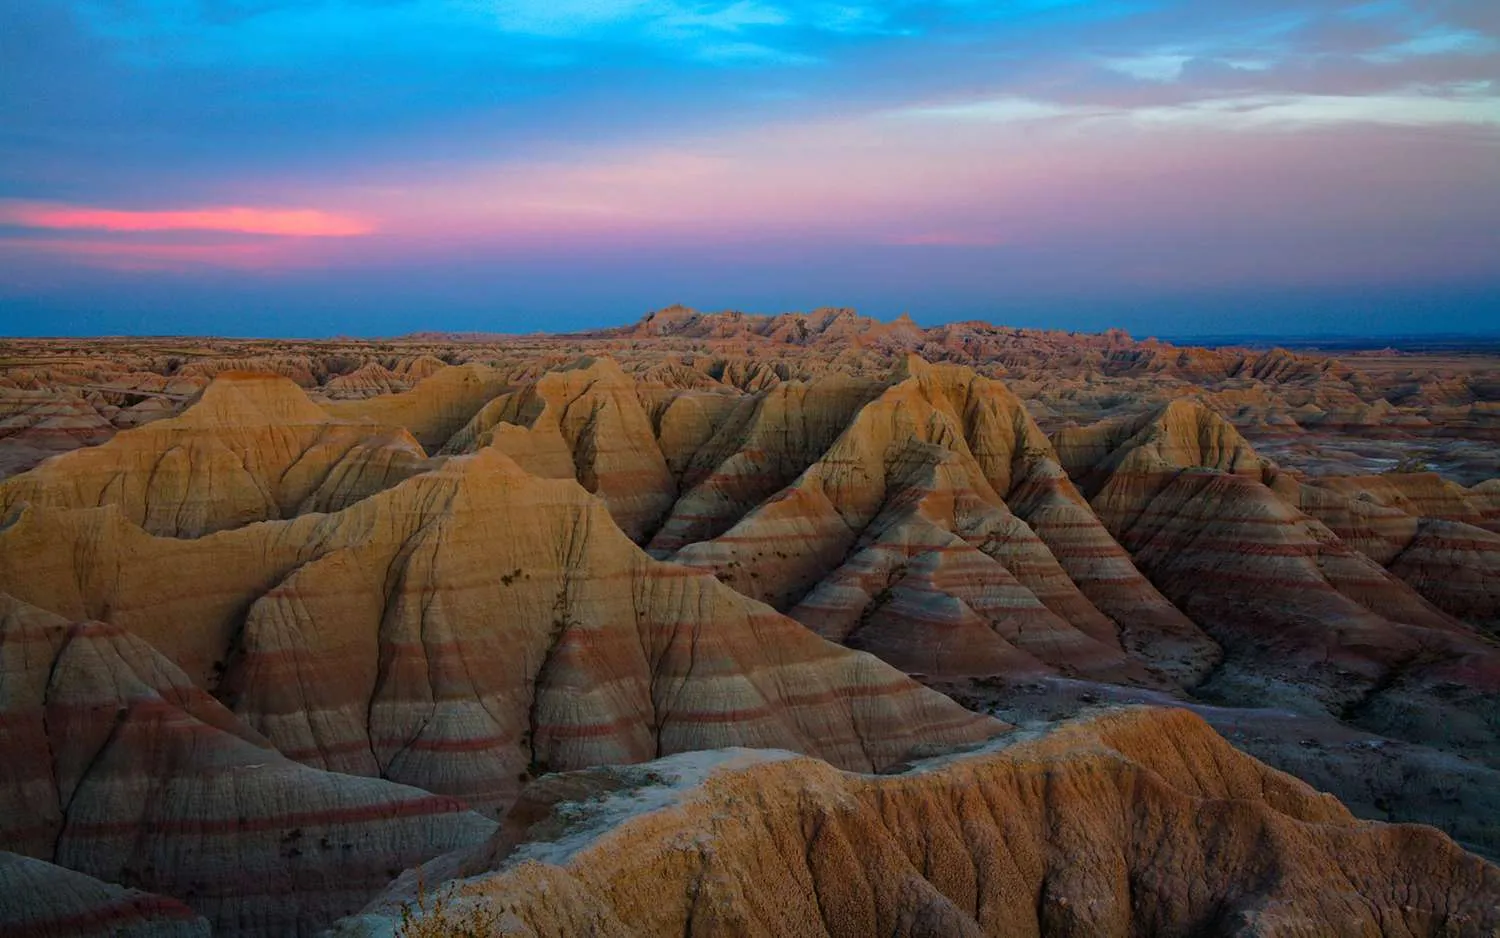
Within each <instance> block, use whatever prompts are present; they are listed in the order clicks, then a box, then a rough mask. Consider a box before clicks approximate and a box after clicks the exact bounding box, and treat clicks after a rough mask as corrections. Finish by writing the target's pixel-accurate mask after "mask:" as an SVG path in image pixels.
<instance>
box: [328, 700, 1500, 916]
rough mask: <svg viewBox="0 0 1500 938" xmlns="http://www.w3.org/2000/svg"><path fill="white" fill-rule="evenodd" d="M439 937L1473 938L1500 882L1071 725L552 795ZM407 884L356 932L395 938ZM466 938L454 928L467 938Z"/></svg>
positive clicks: (1111, 732) (487, 864)
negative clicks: (974, 744) (961, 751)
mask: <svg viewBox="0 0 1500 938" xmlns="http://www.w3.org/2000/svg"><path fill="white" fill-rule="evenodd" d="M535 789H536V790H535V791H534V792H532V793H531V794H530V796H529V799H528V800H527V801H526V802H523V805H522V806H519V807H518V809H517V814H516V816H514V817H513V818H512V819H511V822H510V823H508V824H507V825H506V826H505V827H504V828H502V830H501V831H500V832H499V833H497V835H496V837H495V838H494V839H493V840H492V841H491V843H490V844H489V845H488V846H487V847H485V848H482V849H478V850H469V851H463V852H460V853H457V854H454V855H451V856H449V857H444V858H440V859H438V860H435V861H433V862H432V863H430V864H428V866H427V868H426V869H425V870H424V876H425V880H426V882H427V883H428V884H429V888H430V884H433V883H438V882H441V881H442V880H444V879H446V878H450V877H460V876H461V877H466V878H465V879H464V880H463V881H462V882H461V883H458V884H455V885H454V886H453V887H450V889H449V891H448V892H447V893H446V895H444V893H443V891H442V889H441V887H439V889H438V890H436V891H437V892H438V894H439V895H444V906H443V913H442V919H443V920H447V921H450V922H461V921H463V920H464V919H465V918H466V917H470V916H477V917H482V916H485V915H490V916H493V917H494V920H495V921H497V922H499V923H500V928H501V929H502V930H503V933H504V934H508V935H536V936H541V935H567V934H582V933H589V934H598V935H621V936H624V935H639V934H681V935H694V936H697V935H723V934H765V935H789V934H798V935H829V936H850V938H853V936H862V935H877V934H879V935H902V936H907V935H910V936H917V935H922V936H929V935H930V936H940V935H941V936H951V935H972V936H980V935H1036V936H1063V935H1078V936H1082V935H1129V934H1149V935H1207V934H1217V935H1246V936H1249V935H1264V936H1271V935H1276V936H1289V935H1309V936H1310V935H1351V936H1352V935H1370V934H1385V935H1405V936H1427V935H1433V936H1436V935H1473V936H1481V935H1488V934H1491V933H1492V931H1493V929H1495V928H1497V927H1500V868H1496V867H1495V866H1492V865H1490V864H1488V863H1485V862H1484V861H1482V860H1479V859H1477V858H1475V857H1473V856H1470V855H1468V854H1465V853H1463V851H1461V850H1459V849H1458V848H1457V847H1456V846H1454V844H1453V843H1452V842H1451V841H1449V840H1447V839H1446V838H1445V837H1443V836H1442V835H1441V834H1439V833H1437V832H1436V831H1434V830H1431V829H1430V828H1422V827H1414V826H1396V827H1387V826H1384V825H1378V824H1371V823H1368V822H1360V821H1357V820H1355V819H1354V818H1353V817H1352V816H1351V815H1350V814H1349V813H1348V812H1347V811H1346V810H1345V809H1344V808H1343V807H1342V806H1340V805H1339V804H1338V802H1337V801H1335V800H1334V799H1333V798H1331V797H1329V796H1327V795H1322V794H1318V793H1317V792H1315V791H1313V790H1312V789H1311V788H1309V787H1308V786H1306V785H1304V784H1302V783H1301V782H1298V781H1297V780H1295V779H1293V778H1291V777H1290V776H1287V775H1283V774H1281V773H1279V772H1276V771H1274V770H1272V769H1268V768H1267V767H1265V766H1264V765H1261V764H1260V763H1258V762H1256V761H1254V760H1253V759H1251V758H1249V757H1248V756H1245V755H1242V754H1240V753H1238V752H1236V751H1235V750H1233V749H1231V748H1230V747H1229V746H1228V745H1227V744H1225V743H1224V742H1223V741H1222V740H1221V739H1220V738H1219V737H1218V736H1216V735H1215V734H1214V733H1213V732H1212V731H1211V730H1209V729H1208V728H1207V727H1206V726H1205V725H1204V724H1203V723H1202V722H1201V721H1199V720H1198V719H1197V718H1195V717H1192V716H1190V715H1188V714H1186V713H1184V712H1182V711H1160V710H1133V711H1123V712H1115V713H1111V714H1108V715H1103V716H1098V717H1095V718H1093V719H1089V720H1082V721H1078V722H1074V723H1070V724H1064V725H1061V726H1059V727H1056V728H1055V729H1051V730H1049V731H1047V732H1045V733H1043V734H1041V735H1040V736H1028V737H1026V738H1022V739H1017V740H1014V741H1008V742H1007V743H1005V744H1004V745H1002V746H999V747H993V748H991V749H990V750H988V751H980V752H977V753H973V754H968V755H962V756H956V757H952V758H949V759H945V760H940V761H936V762H934V763H931V764H923V765H920V766H918V767H917V768H913V769H910V770H908V771H906V772H904V773H902V774H899V775H894V776H885V777H871V776H856V775H848V774H844V773H840V772H837V771H835V770H833V769H832V768H830V767H829V766H827V765H825V764H823V763H819V762H815V761H813V760H808V759H798V758H792V757H791V756H790V755H789V754H781V755H777V754H766V753H752V752H745V751H731V752H725V753H720V754H703V755H700V756H698V757H694V758H692V759H686V758H677V759H668V760H663V761H661V762H658V763H653V764H651V765H648V766H642V767H639V768H637V769H635V770H595V771H593V772H590V773H583V774H581V775H579V776H578V777H576V778H573V777H568V776H563V777H559V778H555V779H548V780H545V781H543V782H539V783H538V784H537V785H536V786H535ZM415 879H416V877H415V876H414V875H411V874H408V875H407V876H406V877H403V879H402V881H401V882H400V883H398V884H397V885H396V887H394V888H393V889H392V890H391V891H390V892H388V893H387V895H386V896H385V897H383V898H382V900H379V901H377V902H376V903H373V904H372V906H371V908H370V910H369V911H368V912H367V913H366V914H365V915H364V916H360V917H356V918H353V919H350V920H348V921H346V922H345V923H344V924H343V925H342V926H341V927H340V928H339V929H338V930H337V931H336V934H338V935H341V936H346V938H350V936H363V935H372V934H381V933H383V930H384V928H386V927H388V924H387V923H388V922H389V921H390V918H389V917H390V916H392V915H393V914H395V913H394V908H395V907H396V904H397V903H399V902H401V901H403V900H404V901H408V902H413V901H414V899H415V896H414V886H415V882H414V881H415ZM455 933H456V931H455Z"/></svg>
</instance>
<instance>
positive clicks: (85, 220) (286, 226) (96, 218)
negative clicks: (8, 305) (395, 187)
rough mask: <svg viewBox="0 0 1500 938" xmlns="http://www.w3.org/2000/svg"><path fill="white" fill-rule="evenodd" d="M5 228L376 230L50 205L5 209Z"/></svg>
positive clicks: (311, 220)
mask: <svg viewBox="0 0 1500 938" xmlns="http://www.w3.org/2000/svg"><path fill="white" fill-rule="evenodd" d="M0 224H5V225H15V226H19V227H22V228H47V229H85V230H96V231H116V232H163V231H222V232H232V233H236V234H253V235H276V236H281V237H292V238H346V237H356V236H359V235H367V234H370V233H372V232H374V230H375V227H374V226H373V225H372V224H370V223H369V222H367V221H364V220H362V219H358V218H354V217H351V216H348V215H336V214H333V213H330V212H324V211H320V210H318V209H274V208H249V207H244V206H226V207H218V208H199V209H188V210H182V211H126V210H119V209H106V208H96V207H93V206H80V205H62V204H55V203H45V202H12V203H9V204H5V205H0Z"/></svg>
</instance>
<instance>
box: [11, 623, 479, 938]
mask: <svg viewBox="0 0 1500 938" xmlns="http://www.w3.org/2000/svg"><path fill="white" fill-rule="evenodd" d="M0 752H4V753H5V756H6V762H5V769H4V770H3V772H0V843H4V844H5V845H6V846H7V847H8V848H9V849H11V850H14V851H18V852H21V853H24V854H27V855H29V856H32V857H35V858H38V859H40V860H46V861H51V862H52V863H56V864H58V865H59V866H62V867H66V868H68V869H70V870H75V871H77V872H78V873H82V874H86V875H87V876H89V877H94V878H95V879H98V880H103V881H105V882H108V883H117V884H120V885H123V886H128V887H136V888H139V889H144V890H147V891H150V892H155V893H164V894H167V895H170V896H173V897H175V898H177V899H180V900H182V901H183V902H186V903H188V904H189V905H191V906H192V908H193V909H194V910H195V911H196V912H198V913H200V914H202V915H204V916H205V917H206V918H207V919H208V920H209V921H210V922H211V923H212V924H213V925H214V926H215V928H216V929H217V930H218V931H221V932H223V933H226V934H234V933H246V934H261V935H273V934H296V933H302V932H310V931H311V930H313V929H315V928H316V927H317V926H318V925H319V924H322V923H326V922H328V921H330V920H331V919H333V918H336V917H337V916H339V915H340V914H343V913H346V912H348V911H350V910H351V909H353V908H357V907H358V906H359V905H360V904H361V903H362V902H364V901H365V899H366V898H367V897H368V896H369V895H371V894H372V893H373V892H375V891H376V890H378V889H379V888H380V887H381V885H382V884H384V883H385V882H386V881H387V880H388V879H389V878H390V877H391V876H392V875H394V874H395V873H396V872H397V871H399V870H401V869H403V868H404V867H406V866H408V865H410V864H412V863H414V862H417V861H420V860H422V859H424V858H426V857H430V856H432V855H434V854H436V853H440V852H442V851H443V850H445V849H451V848H453V847H456V846H461V845H464V844H470V843H474V842H476V841H479V840H482V839H483V838H484V837H485V836H486V835H487V834H488V833H489V832H490V830H491V829H492V827H493V825H492V824H491V823H490V822H489V821H487V820H485V819H484V818H482V817H480V816H479V815H477V814H474V813H472V812H470V811H467V810H465V809H464V805H463V804H462V803H460V802H458V801H455V800H454V799H451V798H442V797H438V796H434V795H431V794H429V793H427V792H423V791H418V790H416V789H412V788H406V787H403V786H399V785H393V784H391V783H389V782H386V781H382V780H379V779H366V778H352V777H349V776H346V775H335V774H332V773H328V772H322V771H318V770H316V769H312V768H308V767H307V766H304V765H300V764H298V763H296V762H292V761H290V760H288V759H287V758H286V757H284V756H283V755H282V754H281V753H279V752H277V751H276V750H275V749H274V748H272V747H271V745H270V744H269V743H268V742H267V741H266V740H265V739H264V738H263V737H261V736H260V735H259V734H258V733H256V732H255V731H254V730H252V729H250V728H249V727H247V726H246V725H244V724H243V723H242V722H241V721H240V720H238V719H236V718H235V716H234V715H233V714H231V713H230V712H229V711H228V710H226V709H225V708H224V707H223V706H222V705H221V704H219V703H218V702H217V701H216V700H214V699H213V698H212V697H210V696H209V695H208V694H206V693H204V692H203V691H202V690H200V689H199V688H197V687H196V686H194V685H193V684H192V682H190V681H189V680H188V678H187V676H186V675H185V674H183V672H182V671H181V670H179V669H178V668H177V667H175V666H174V665H173V664H172V663H171V662H170V661H168V660H167V659H165V658H163V657H162V656H161V655H160V654H158V653H157V652H156V651H155V650H154V649H152V648H151V647H150V646H149V645H147V644H146V643H145V642H144V641H142V640H141V639H139V638H137V637H136V636H134V635H131V634H130V633H129V632H126V631H124V630H123V629H121V628H119V627H118V626H115V625H109V624H106V623H103V622H74V623H70V622H68V621H66V620H65V619H63V618H61V617H59V616H55V615H53V614H51V613H48V612H44V611H42V610H40V609H37V608H35V607H31V606H28V605H26V604H24V603H19V602H17V601H15V600H13V599H11V598H10V597H8V596H3V595H0ZM38 869H39V868H38V867H36V866H35V865H28V864H22V865H20V866H18V867H13V868H9V869H7V868H6V867H4V866H0V878H5V877H6V876H30V875H41V874H38V873H37V870H38ZM43 872H44V873H46V875H49V876H51V878H52V879H54V880H56V881H57V883H56V886H57V891H56V892H53V891H52V890H49V891H48V892H47V893H46V895H45V896H44V897H41V898H38V897H35V896H32V895H29V894H27V893H23V892H6V893H4V894H3V895H0V918H5V919H13V920H29V919H33V918H36V919H38V920H43V919H46V918H48V917H49V916H57V917H61V918H68V917H70V916H87V915H90V914H93V915H99V916H110V915H113V914H115V913H113V912H111V911H110V910H111V909H113V908H115V907H116V906H117V905H118V906H119V908H118V910H117V912H118V915H119V916H121V918H120V920H119V921H118V922H117V923H116V924H117V925H118V927H121V928H123V927H125V926H126V925H127V924H129V923H130V917H131V916H132V915H133V914H135V913H140V915H139V917H142V918H144V917H145V915H144V913H146V912H149V911H151V910H152V909H153V908H155V909H156V910H157V911H159V912H160V913H161V914H162V915H164V916H166V917H167V918H169V919H173V920H178V921H180V920H183V919H187V920H188V923H189V924H191V917H190V916H184V915H182V914H181V913H182V911H183V910H182V909H181V908H180V907H178V906H177V905H176V904H175V903H169V902H156V901H155V900H150V901H148V900H146V899H144V898H142V897H140V896H139V895H137V894H134V893H131V894H128V895H127V894H125V893H123V892H121V891H120V890H118V889H114V888H113V887H108V888H93V887H91V886H90V885H89V884H88V883H87V882H86V881H83V880H82V878H79V877H73V876H71V875H66V874H63V873H60V872H59V873H51V872H48V871H43ZM101 887H102V884H101ZM53 906H56V908H55V911H48V910H49V909H51V908H52V907H53ZM90 908H93V909H94V911H93V912H90V911H89V910H90ZM79 924H80V926H81V925H83V924H87V922H83V921H80V923H79ZM38 927H40V926H38ZM111 927H115V926H114V925H112V926H111Z"/></svg>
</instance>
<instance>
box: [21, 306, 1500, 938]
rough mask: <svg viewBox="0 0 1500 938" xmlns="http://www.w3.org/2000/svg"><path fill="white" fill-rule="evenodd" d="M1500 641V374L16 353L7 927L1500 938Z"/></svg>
mask: <svg viewBox="0 0 1500 938" xmlns="http://www.w3.org/2000/svg"><path fill="white" fill-rule="evenodd" d="M1497 639H1500V358H1495V357H1487V356H1485V355H1481V354H1462V353H1452V352H1450V353H1445V354H1442V355H1438V354H1430V353H1428V354H1404V353H1396V352H1390V351H1387V352H1381V353H1353V354H1346V355H1343V356H1340V357H1328V356H1323V355H1316V354H1307V353H1299V354H1294V353H1291V352H1287V351H1284V350H1272V351H1253V350H1246V349H1215V350H1208V349H1197V348H1179V347H1176V346H1172V345H1169V344H1166V343H1161V342H1156V341H1154V340H1147V341H1136V340H1133V339H1131V338H1130V337H1129V336H1126V335H1124V334H1123V333H1107V334H1104V335H1071V334H1063V333H1049V332H1030V331H1021V330H1011V329H1002V328H997V327H992V326H988V325H985V324H980V323H961V324H954V325H949V326H942V327H937V328H932V329H922V328H920V327H918V326H916V325H915V324H913V323H911V322H910V321H909V320H905V319H902V320H897V321H896V322H894V323H877V322H874V321H872V320H869V319H864V318H861V317H859V316H856V315H854V314H853V313H850V312H848V311H840V310H825V311H819V312H816V313H812V314H807V315H786V316H778V317H752V316H745V315H742V314H737V313H721V314H699V313H695V312H693V311H691V310H685V309H681V308H674V309H669V310H664V311H661V312H659V313H656V314H653V315H651V316H648V317H647V318H646V319H644V320H642V321H641V322H640V323H638V324H637V325H635V326H632V327H628V328H622V329H618V330H611V331H607V332H600V333H592V334H584V335H573V336H550V337H549V336H525V337H500V336H449V335H418V336H410V337H406V338H404V339H400V340H391V341H387V342H379V343H372V342H355V341H335V342H317V343H313V342H250V341H219V340H201V339H190V340H186V339H185V340H167V339H161V340H149V341H148V340H112V339H100V340H89V341H62V340H57V341H12V342H7V343H4V347H3V349H0V755H3V756H4V759H3V763H0V765H3V768H0V850H3V851H5V852H4V853H0V935H3V936H11V935H17V936H19V935H27V936H31V935H36V936H41V935H73V934H114V933H131V934H139V935H156V934H164V935H166V934H170V935H177V934H181V935H205V934H210V933H213V934H224V935H256V936H259V935H267V936H270V935H283V934H313V933H317V932H319V931H322V930H323V929H326V928H333V929H334V930H335V931H336V932H337V933H339V934H344V935H388V934H393V933H395V934H402V935H407V936H411V938H417V936H426V935H441V934H466V933H467V932H465V931H464V929H466V928H468V929H478V930H479V933H495V934H516V935H572V934H581V933H593V934H601V935H616V934H618V935H628V934H643V933H649V934H655V933H680V934H692V935H710V934H713V935H717V934H734V935H759V934H764V935H781V934H808V935H825V934H826V935H851V936H852V935H869V934H896V935H971V934H972V935H1097V934H1110V935H1144V934H1172V935H1218V934H1241V935H1331V934H1339V935H1343V934H1348V935H1390V936H1417V935H1490V936H1493V935H1494V934H1496V933H1497V931H1500V868H1497V867H1496V866H1494V865H1492V864H1491V862H1489V861H1492V860H1494V859H1496V858H1497V857H1500V641H1497ZM1257 760H1259V761H1257ZM1423 825H1428V826H1423ZM1434 828H1436V829H1434ZM1486 858H1487V859H1486Z"/></svg>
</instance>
